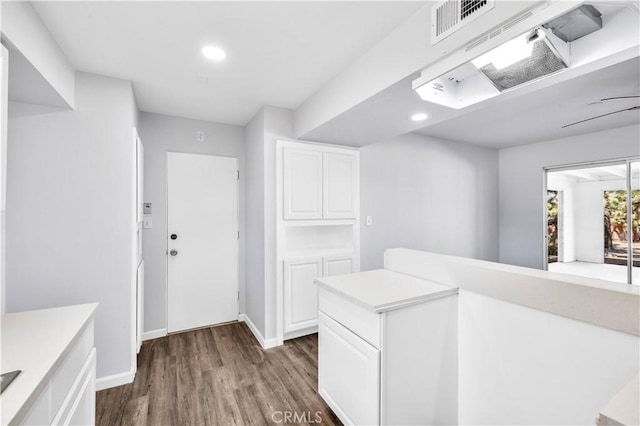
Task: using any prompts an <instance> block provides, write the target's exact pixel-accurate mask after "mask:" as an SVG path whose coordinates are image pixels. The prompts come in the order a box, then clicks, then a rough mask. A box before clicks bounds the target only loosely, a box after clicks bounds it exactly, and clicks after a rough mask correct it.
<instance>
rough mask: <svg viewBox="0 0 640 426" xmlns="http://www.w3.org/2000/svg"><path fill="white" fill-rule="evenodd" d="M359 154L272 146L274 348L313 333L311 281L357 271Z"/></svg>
mask: <svg viewBox="0 0 640 426" xmlns="http://www.w3.org/2000/svg"><path fill="white" fill-rule="evenodd" d="M359 174H360V172H359V152H358V151H357V149H352V148H346V147H342V146H334V145H326V144H315V143H307V142H293V141H278V142H277V144H276V176H277V179H276V193H277V194H276V199H277V212H276V215H277V219H276V221H277V280H278V282H277V288H278V294H277V303H276V304H277V308H278V309H277V311H278V324H277V325H278V327H277V337H278V343H282V341H283V340H287V339H291V338H295V337H299V336H303V335H306V334H310V333H315V332H316V331H317V328H318V292H317V288H316V286H315V285H314V279H315V278H318V277H324V276H331V275H341V274H348V273H352V272H358V271H359V270H360V246H359V240H360V238H359V226H360V220H359V198H360V194H359Z"/></svg>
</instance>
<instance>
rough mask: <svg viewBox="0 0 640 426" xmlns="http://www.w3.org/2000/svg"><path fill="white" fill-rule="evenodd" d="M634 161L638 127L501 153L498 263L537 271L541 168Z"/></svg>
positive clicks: (639, 141) (639, 133)
mask: <svg viewBox="0 0 640 426" xmlns="http://www.w3.org/2000/svg"><path fill="white" fill-rule="evenodd" d="M638 155H640V126H629V127H621V128H618V129H613V130H607V131H603V132H596V133H589V134H586V135H580V136H574V137H570V138H564V139H556V140H552V141H546V142H540V143H537V144H531V145H524V146H520V147H514V148H507V149H501V150H500V153H499V157H500V160H499V161H500V204H499V211H500V262H501V263H509V264H513V265H519V266H527V267H530V268H537V269H541V268H542V266H543V262H544V252H543V247H544V245H543V237H544V233H545V230H544V220H543V217H544V216H543V214H544V208H545V207H544V206H545V205H546V204H545V203H544V198H543V197H544V194H543V191H544V187H543V176H544V171H543V168H544V167H550V166H562V165H569V164H576V163H584V162H589V161H599V160H608V159H617V158H623V157H630V156H638Z"/></svg>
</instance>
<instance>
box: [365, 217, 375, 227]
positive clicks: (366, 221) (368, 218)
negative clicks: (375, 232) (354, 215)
mask: <svg viewBox="0 0 640 426" xmlns="http://www.w3.org/2000/svg"><path fill="white" fill-rule="evenodd" d="M365 223H366V224H367V226H371V225H373V217H371V216H367V218H366V220H365Z"/></svg>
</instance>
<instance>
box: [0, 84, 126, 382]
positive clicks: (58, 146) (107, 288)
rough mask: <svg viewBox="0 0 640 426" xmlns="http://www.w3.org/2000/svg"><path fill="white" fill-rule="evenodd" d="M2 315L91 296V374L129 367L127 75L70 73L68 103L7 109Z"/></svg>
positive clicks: (102, 374)
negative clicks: (35, 110)
mask: <svg viewBox="0 0 640 426" xmlns="http://www.w3.org/2000/svg"><path fill="white" fill-rule="evenodd" d="M14 106H15V105H12V104H10V105H9V124H8V126H9V129H8V130H9V133H8V166H7V171H8V177H7V213H6V214H7V216H6V220H7V235H6V239H7V246H6V249H7V252H6V255H7V279H6V308H7V312H18V311H23V310H31V309H40V308H49V307H55V306H64V305H72V304H78V303H88V302H99V303H100V306H99V307H98V310H97V313H96V322H95V327H96V335H95V336H96V347H97V351H98V365H97V376H98V378H101V377H105V376H111V375H116V374H124V375H126V374H130V373H132V371H131V367H132V365H133V366H135V364H134V362H135V359H133V358H132V355H133V354H134V353H135V350H134V347H133V341H132V331H133V327H134V325H135V318H131V311H132V303H133V301H132V299H131V296H132V288H133V285H134V283H133V266H134V265H133V258H134V253H133V251H134V250H133V246H132V236H133V235H134V234H133V233H134V228H133V220H134V211H135V206H134V202H133V199H134V196H133V195H134V187H133V185H132V182H133V179H134V177H133V171H134V158H133V156H132V153H133V152H134V151H133V137H132V128H133V127H134V126H135V125H136V120H137V106H136V103H135V98H134V95H133V90H132V87H131V82H128V81H124V80H118V79H112V78H106V77H100V76H96V75H91V74H84V73H78V74H77V75H76V110H75V111H64V112H56V113H49V114H40V115H21V116H15V117H14V116H12V115H11V110H12V108H13V107H14Z"/></svg>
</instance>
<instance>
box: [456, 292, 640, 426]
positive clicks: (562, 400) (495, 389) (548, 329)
mask: <svg viewBox="0 0 640 426" xmlns="http://www.w3.org/2000/svg"><path fill="white" fill-rule="evenodd" d="M458 303H459V316H458V321H459V328H458V336H459V340H458V347H459V352H458V360H459V401H458V404H459V405H458V407H459V416H458V421H459V424H474V425H507V424H508V425H552V424H553V425H588V424H595V417H596V415H597V413H598V412H599V411H600V410H601V409H602V408H603V407H604V405H605V404H606V402H607V401H608V400H609V399H610V398H611V397H612V396H613V395H615V394H616V393H617V392H618V390H620V389H621V388H622V387H623V386H624V385H625V384H626V383H627V382H628V381H629V380H631V378H632V377H634V376H635V375H636V374H638V365H639V363H640V354H639V352H640V341H639V339H638V336H634V335H631V334H626V333H621V332H619V331H614V330H610V329H607V328H603V327H599V326H596V325H592V324H588V323H585V322H581V321H576V320H573V319H569V318H564V317H561V316H558V315H554V314H550V313H547V312H543V311H540V310H535V309H531V308H526V307H523V306H519V305H516V304H512V303H508V302H505V301H501V300H498V299H494V298H490V297H487V296H483V295H480V294H477V293H473V292H471V291H466V290H461V291H460V295H459V299H458Z"/></svg>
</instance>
